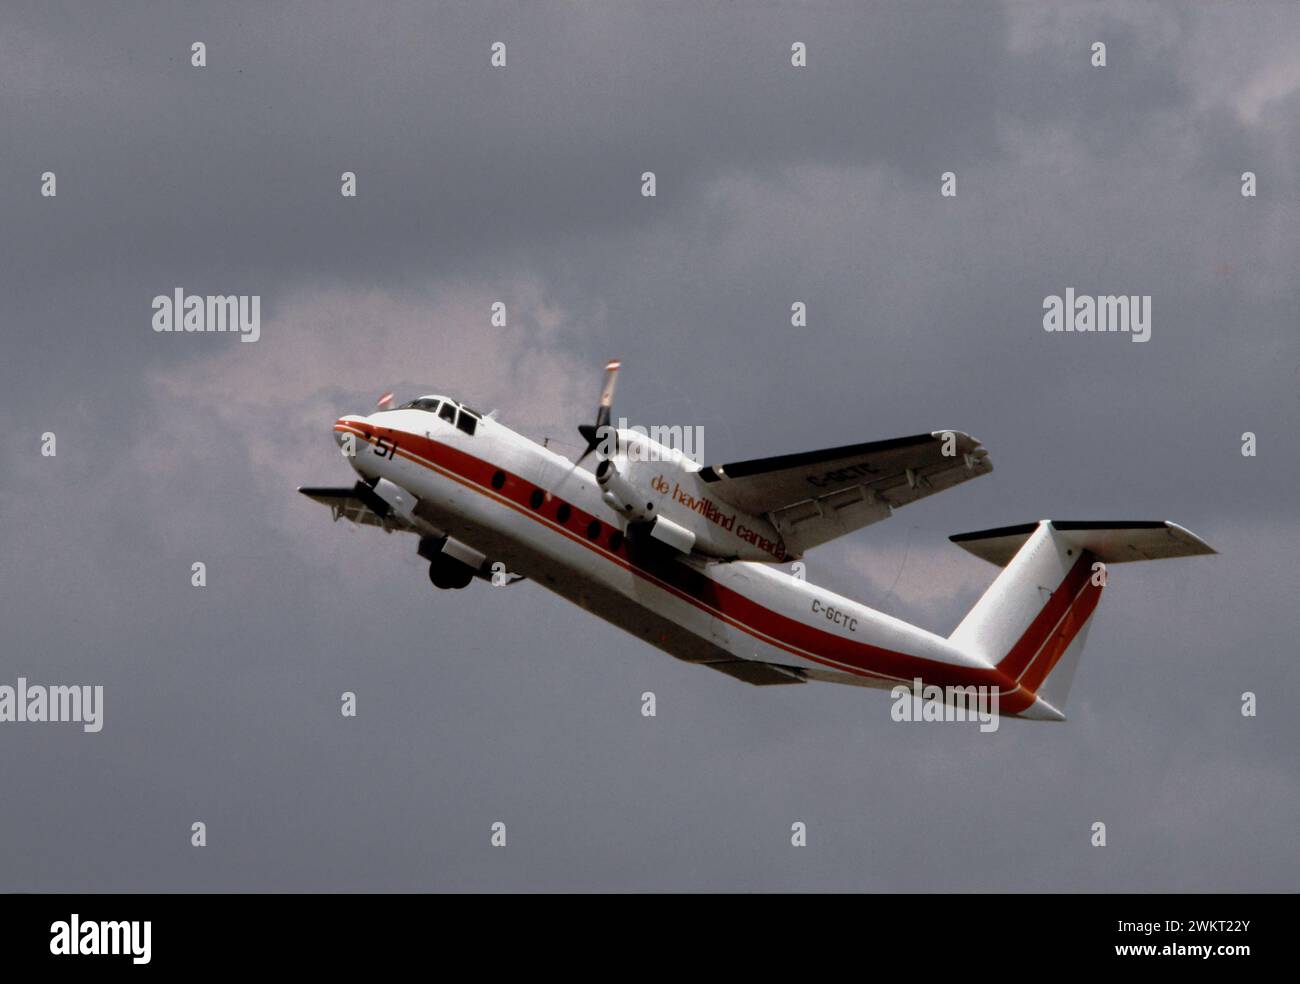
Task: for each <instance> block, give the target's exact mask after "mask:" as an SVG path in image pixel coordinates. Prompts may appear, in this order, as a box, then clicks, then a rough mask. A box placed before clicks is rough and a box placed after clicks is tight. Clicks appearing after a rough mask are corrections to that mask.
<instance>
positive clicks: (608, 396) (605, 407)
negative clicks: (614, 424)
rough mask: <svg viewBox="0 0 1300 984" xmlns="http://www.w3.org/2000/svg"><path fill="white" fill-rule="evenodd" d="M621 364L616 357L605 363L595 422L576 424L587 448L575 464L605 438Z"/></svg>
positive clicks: (597, 446) (580, 462) (598, 445)
mask: <svg viewBox="0 0 1300 984" xmlns="http://www.w3.org/2000/svg"><path fill="white" fill-rule="evenodd" d="M622 365H623V363H622V362H620V361H619V360H618V359H611V360H610V361H609V362H607V363H606V364H605V382H604V385H603V386H601V389H600V403H599V404H598V405H597V406H596V422H595V423H594V424H580V425H579V426H578V433H579V434H581V435H582V436H583V438H585V439H586V441H587V449H586V450H585V451H583V452H582V454H581V455H580V456H579V457H578V460H577V461H576V462H575V466H576V465H580V464H582V461H583V459H584V458H586V457H587V455H589V454H591V452H593V451H595V450H596V449H597V448H599V447H600V445H601V443H602V442H603V440H604V438H605V433H606V431H605V428H607V427H609V423H610V420H611V418H612V414H613V406H614V385H615V384H616V383H617V382H618V370H619V368H620V367H621V366H622ZM602 457H603V455H602Z"/></svg>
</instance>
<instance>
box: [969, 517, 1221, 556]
mask: <svg viewBox="0 0 1300 984" xmlns="http://www.w3.org/2000/svg"><path fill="white" fill-rule="evenodd" d="M1044 522H1047V520H1044ZM1051 524H1052V529H1053V530H1055V532H1056V535H1057V539H1058V540H1060V541H1062V542H1064V543H1066V544H1067V545H1070V546H1073V547H1075V548H1077V549H1079V550H1087V551H1089V552H1091V553H1092V554H1093V556H1095V557H1096V558H1097V559H1098V560H1100V561H1101V562H1102V563H1105V564H1123V563H1126V562H1128V561H1133V560H1159V559H1161V558H1164V557H1196V556H1199V555H1201V554H1212V553H1215V550H1214V549H1213V548H1212V547H1211V546H1210V545H1209V544H1207V543H1206V542H1205V541H1204V540H1202V539H1201V538H1200V537H1198V536H1197V535H1196V534H1195V533H1192V532H1191V531H1190V530H1186V529H1183V527H1181V526H1179V525H1178V524H1177V523H1170V522H1168V521H1164V520H1068V519H1056V520H1051ZM1038 527H1039V524H1038V523H1024V524H1022V525H1020V526H1002V527H999V528H998V529H993V530H980V531H978V532H976V533H958V534H957V535H956V536H950V537H949V538H948V539H950V540H951V541H952V542H953V543H955V544H957V545H958V546H959V547H961V548H962V549H964V550H968V551H970V552H971V553H973V554H974V555H975V556H976V557H980V558H982V559H983V560H987V561H989V563H992V564H997V565H998V566H999V567H1006V566H1007V564H1009V563H1010V562H1011V558H1012V557H1014V556H1015V555H1016V551H1017V550H1019V549H1020V548H1021V546H1023V545H1024V543H1025V541H1026V540H1028V539H1029V537H1030V535H1031V534H1032V533H1033V532H1034V530H1036V529H1038Z"/></svg>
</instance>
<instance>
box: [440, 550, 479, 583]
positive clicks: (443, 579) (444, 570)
mask: <svg viewBox="0 0 1300 984" xmlns="http://www.w3.org/2000/svg"><path fill="white" fill-rule="evenodd" d="M429 580H430V581H432V582H433V586H434V587H435V588H441V589H443V590H444V591H445V590H447V589H449V588H454V589H460V588H464V587H468V586H469V582H470V581H472V580H474V568H472V567H470V566H469V565H468V564H462V563H461V562H460V561H459V560H457V559H456V558H455V557H448V556H447V555H446V554H441V555H439V556H438V557H435V558H434V559H433V560H431V561H430V562H429Z"/></svg>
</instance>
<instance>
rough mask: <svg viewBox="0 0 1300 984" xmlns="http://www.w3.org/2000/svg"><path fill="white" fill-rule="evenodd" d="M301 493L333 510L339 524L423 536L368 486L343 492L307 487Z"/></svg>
mask: <svg viewBox="0 0 1300 984" xmlns="http://www.w3.org/2000/svg"><path fill="white" fill-rule="evenodd" d="M298 491H299V492H301V493H302V494H303V495H305V496H306V497H307V498H308V499H311V500H312V501H313V502H319V503H321V504H322V505H326V506H329V507H330V511H331V512H332V513H333V514H334V519H335V521H337V520H340V519H346V520H349V521H350V522H353V523H357V524H359V525H361V526H378V527H379V528H380V529H383V530H387V531H389V532H398V531H401V532H411V533H417V532H419V531H418V530H417V529H416V528H415V527H414V526H412V525H411V524H410V523H408V522H407V521H406V520H404V519H402V517H401V516H398V515H397V514H396V513H394V512H393V510H392V508H391V507H390V506H389V505H388V503H387V502H385V501H384V500H383V499H381V498H380V497H379V495H378V494H377V493H376V492H375V490H374V489H372V488H371V487H370V486H369V485H367V484H366V483H365V482H357V484H356V485H354V486H351V487H343V488H310V487H304V488H300V489H299V490H298Z"/></svg>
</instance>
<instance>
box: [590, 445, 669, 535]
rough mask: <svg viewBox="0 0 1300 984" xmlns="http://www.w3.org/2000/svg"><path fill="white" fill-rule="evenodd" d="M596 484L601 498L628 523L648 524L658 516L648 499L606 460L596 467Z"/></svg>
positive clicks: (652, 503) (653, 505)
mask: <svg viewBox="0 0 1300 984" xmlns="http://www.w3.org/2000/svg"><path fill="white" fill-rule="evenodd" d="M596 484H597V485H599V486H600V490H601V498H602V499H604V500H605V502H606V503H608V504H609V506H610V507H611V508H612V509H613V510H614V511H615V512H617V513H618V514H619V515H620V516H622V517H623V518H624V519H626V520H628V521H629V522H632V523H649V522H652V521H653V520H654V519H655V518H656V516H657V515H658V510H657V509H655V504H654V502H653V501H651V499H650V497H649V496H647V495H645V494H643V493H642V492H641V490H640V489H638V488H637V487H636V486H635V485H633V484H632V483H631V482H629V481H628V480H627V479H626V478H624V477H623V476H622V475H620V474H619V473H618V469H617V468H615V467H614V462H612V461H610V460H609V459H608V458H606V459H604V460H603V461H602V462H601V463H600V464H599V465H598V466H597V467H596Z"/></svg>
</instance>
